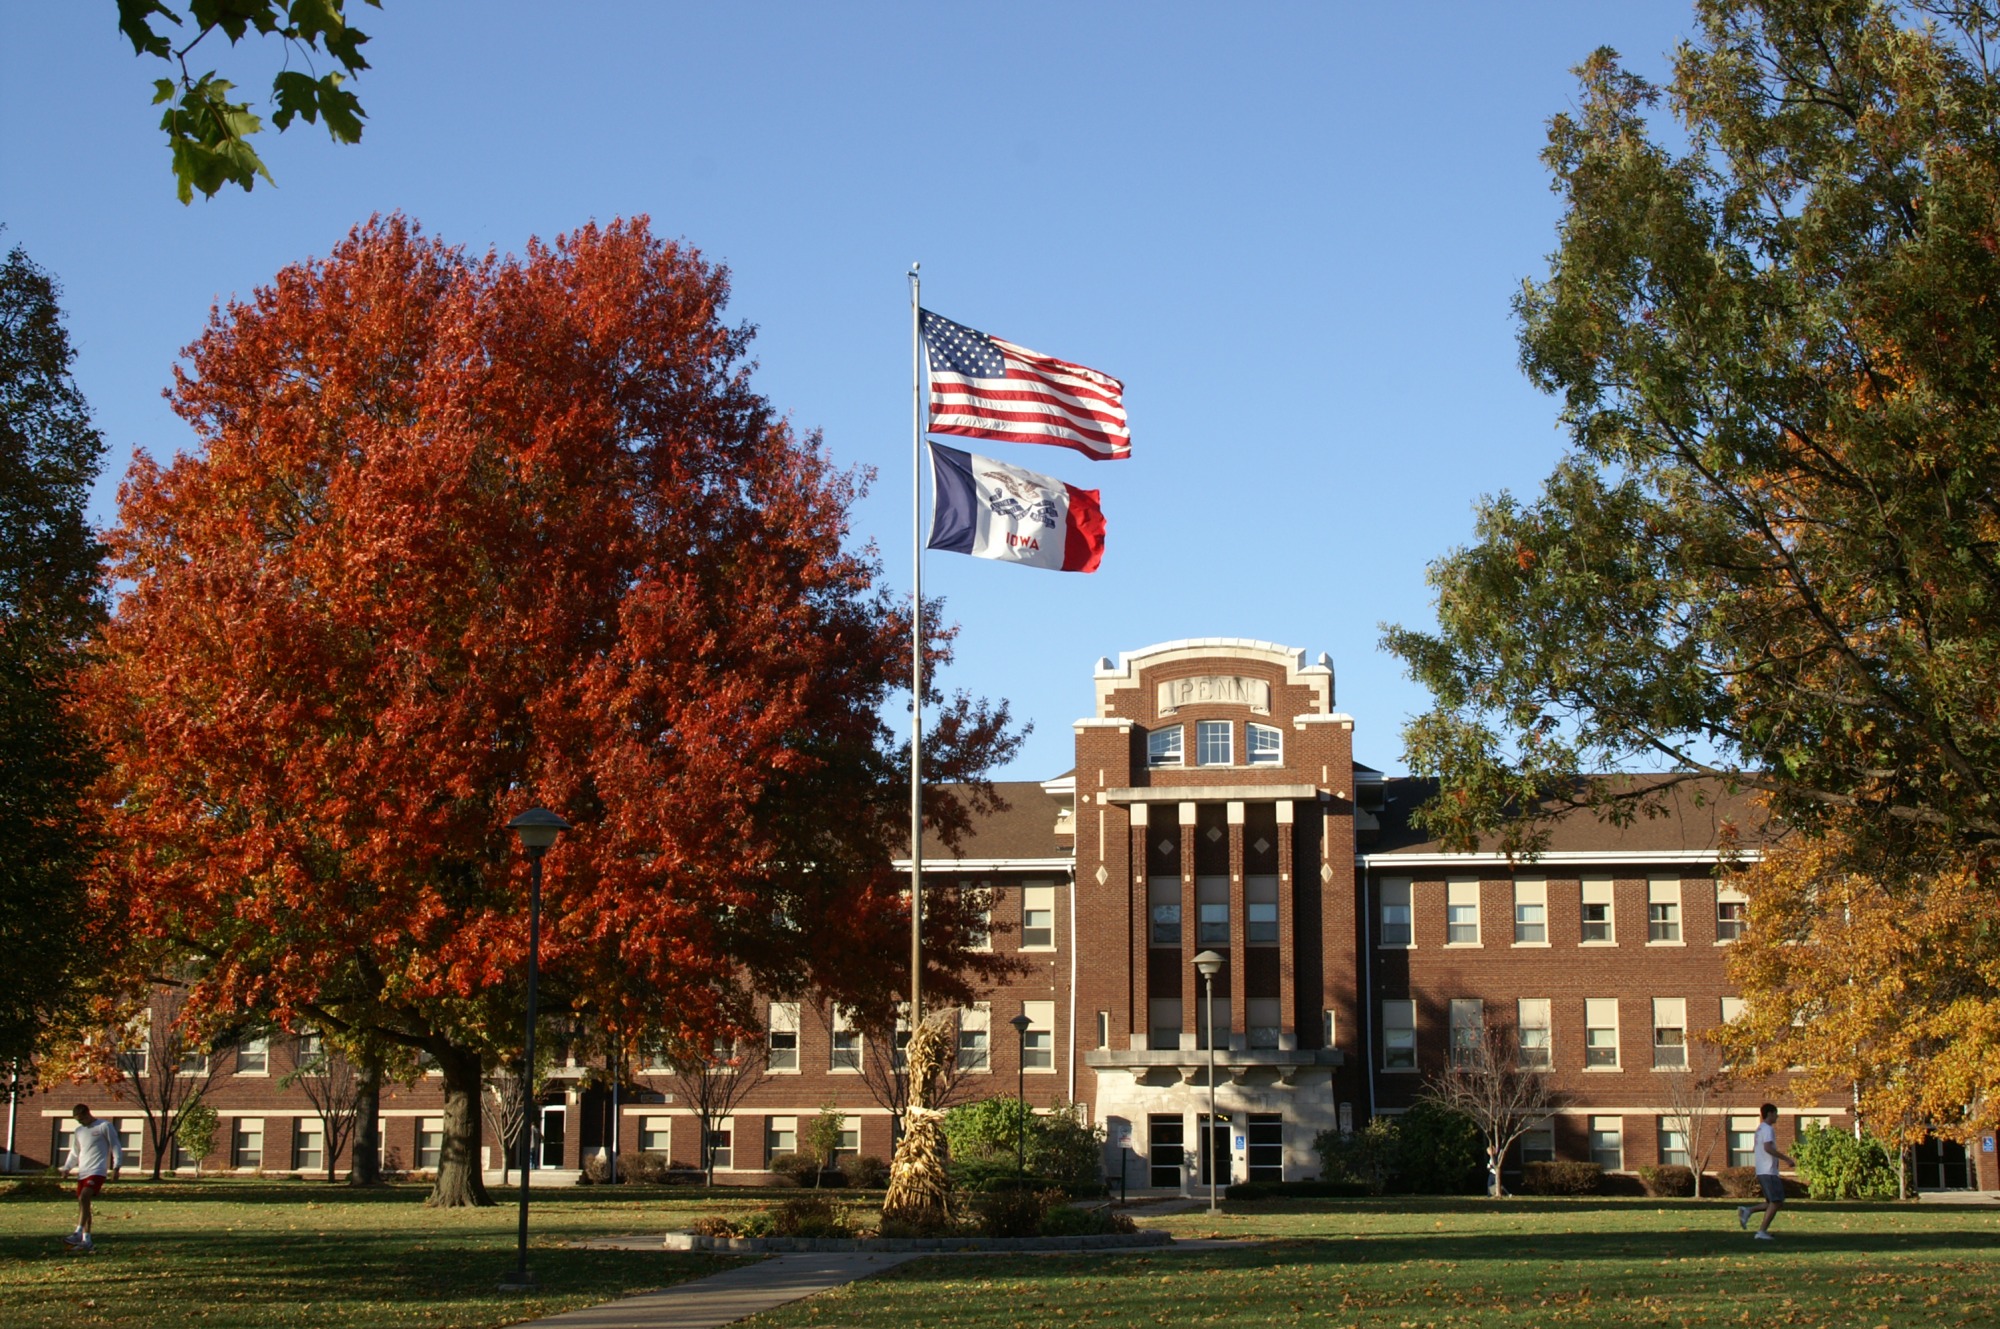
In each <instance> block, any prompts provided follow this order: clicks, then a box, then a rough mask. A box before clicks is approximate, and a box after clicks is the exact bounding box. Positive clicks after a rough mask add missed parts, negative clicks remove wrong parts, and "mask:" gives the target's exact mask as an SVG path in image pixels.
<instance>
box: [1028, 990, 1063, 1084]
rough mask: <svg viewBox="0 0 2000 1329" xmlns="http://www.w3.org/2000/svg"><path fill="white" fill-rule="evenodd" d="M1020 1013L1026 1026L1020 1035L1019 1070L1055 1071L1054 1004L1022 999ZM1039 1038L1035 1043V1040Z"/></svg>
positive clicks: (1032, 1072)
mask: <svg viewBox="0 0 2000 1329" xmlns="http://www.w3.org/2000/svg"><path fill="white" fill-rule="evenodd" d="M1021 1014H1023V1015H1025V1016H1027V1017H1028V1027H1027V1029H1026V1030H1025V1031H1023V1033H1022V1035H1021V1070H1022V1072H1023V1073H1024V1074H1028V1075H1054V1074H1055V1073H1056V1004H1055V1003H1054V1002H1053V1001H1024V1002H1022V1003H1021ZM1038 1039H1039V1040H1041V1041H1040V1043H1039V1044H1038V1043H1037V1040H1038Z"/></svg>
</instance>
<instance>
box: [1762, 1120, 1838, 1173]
mask: <svg viewBox="0 0 2000 1329" xmlns="http://www.w3.org/2000/svg"><path fill="white" fill-rule="evenodd" d="M1832 1129H1833V1118H1832V1117H1817V1116H1805V1115H1801V1116H1798V1117H1796V1118H1794V1119H1793V1121H1792V1138H1793V1139H1795V1140H1803V1139H1805V1138H1806V1132H1807V1131H1830V1130H1832ZM1775 1133H1776V1132H1775V1131H1774V1132H1773V1134H1775ZM1752 1166H1755V1165H1754V1164H1753V1165H1752Z"/></svg>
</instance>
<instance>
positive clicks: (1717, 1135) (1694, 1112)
mask: <svg viewBox="0 0 2000 1329" xmlns="http://www.w3.org/2000/svg"><path fill="white" fill-rule="evenodd" d="M1682 1046H1683V1047H1685V1048H1686V1049H1687V1065H1685V1066H1680V1067H1676V1068H1674V1069H1672V1070H1666V1071H1662V1072H1660V1087H1661V1088H1662V1090H1664V1091H1665V1093H1666V1098H1667V1110H1666V1111H1665V1112H1664V1113H1662V1114H1661V1116H1662V1117H1663V1118H1664V1120H1665V1121H1666V1123H1667V1128H1668V1129H1669V1130H1674V1131H1679V1132H1680V1135H1681V1138H1682V1139H1683V1140H1685V1141H1686V1142H1687V1159H1688V1167H1689V1168H1690V1169H1692V1170H1693V1172H1694V1195H1695V1198H1696V1199H1697V1200H1698V1199H1700V1198H1701V1178H1702V1174H1703V1173H1705V1172H1707V1171H1708V1169H1709V1165H1710V1164H1711V1163H1713V1162H1714V1161H1715V1156H1716V1153H1717V1152H1718V1151H1719V1150H1720V1149H1721V1148H1722V1144H1723V1126H1724V1114H1725V1113H1726V1112H1727V1110H1728V1108H1727V1105H1726V1104H1725V1103H1724V1102H1723V1098H1722V1091H1723V1088H1724V1086H1725V1085H1727V1083H1728V1079H1729V1077H1728V1075H1727V1074H1726V1073H1725V1071H1724V1069H1723V1066H1722V1053H1721V1051H1720V1049H1718V1048H1717V1047H1716V1045H1715V1044H1714V1043H1712V1042H1710V1041H1709V1040H1708V1039H1707V1038H1690V1039H1686V1040H1685V1041H1684V1042H1683V1044H1682Z"/></svg>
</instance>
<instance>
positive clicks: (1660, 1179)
mask: <svg viewBox="0 0 2000 1329" xmlns="http://www.w3.org/2000/svg"><path fill="white" fill-rule="evenodd" d="M1639 1184H1640V1185H1641V1186H1644V1187H1645V1188H1646V1194H1648V1195H1650V1196H1652V1197H1653V1198H1654V1199H1656V1200H1661V1199H1674V1198H1677V1197H1680V1196H1686V1195H1693V1194H1694V1169H1693V1168H1691V1167H1682V1166H1681V1165H1680V1164H1679V1163H1664V1164H1662V1165H1660V1166H1659V1167H1642V1168H1640V1169H1639Z"/></svg>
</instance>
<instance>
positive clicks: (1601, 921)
mask: <svg viewBox="0 0 2000 1329" xmlns="http://www.w3.org/2000/svg"><path fill="white" fill-rule="evenodd" d="M1617 943H1618V932H1617V928H1616V925H1615V922H1614V920H1613V918H1612V908H1611V878H1609V877H1585V878H1584V879H1583V944H1584V945H1586V946H1614V945H1616V944H1617Z"/></svg>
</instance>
